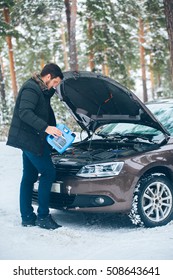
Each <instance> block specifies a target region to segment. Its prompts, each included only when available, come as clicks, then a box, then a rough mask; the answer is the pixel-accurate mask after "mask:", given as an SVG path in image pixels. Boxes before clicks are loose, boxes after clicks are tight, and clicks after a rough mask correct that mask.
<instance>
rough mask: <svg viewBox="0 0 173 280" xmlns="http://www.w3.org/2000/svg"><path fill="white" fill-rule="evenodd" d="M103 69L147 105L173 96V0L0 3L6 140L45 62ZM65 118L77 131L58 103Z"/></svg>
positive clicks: (0, 93) (0, 119)
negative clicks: (17, 107) (20, 100)
mask: <svg viewBox="0 0 173 280" xmlns="http://www.w3.org/2000/svg"><path fill="white" fill-rule="evenodd" d="M48 62H54V63H57V64H58V65H59V66H60V67H61V68H62V70H63V71H68V70H72V71H81V70H86V71H95V72H99V73H102V74H103V75H106V76H109V77H111V78H113V79H115V80H116V81H118V82H120V83H122V84H123V85H125V86H126V87H128V88H130V89H131V90H132V91H134V92H135V93H136V94H137V95H138V97H139V98H140V99H141V100H142V101H143V102H147V101H148V100H152V99H158V98H161V97H162V98H171V97H173V0H106V1H105V0H32V1H30V0H6V1H2V0H0V135H1V137H4V136H6V134H7V131H8V127H9V123H10V120H11V115H12V111H13V107H14V104H15V100H16V97H17V93H18V90H19V88H20V86H21V85H22V83H23V82H24V81H25V80H26V79H28V78H29V77H30V76H31V75H32V73H33V72H39V71H40V70H41V68H42V67H43V66H44V64H46V63H48ZM52 105H53V108H54V110H55V114H56V117H57V119H58V120H59V121H62V122H63V121H65V122H66V123H67V125H69V126H70V127H71V128H73V129H75V130H77V129H78V128H77V127H76V125H75V122H74V121H73V120H72V119H71V117H70V116H69V115H68V113H67V111H66V110H64V106H63V104H61V102H60V101H59V99H58V98H53V104H52Z"/></svg>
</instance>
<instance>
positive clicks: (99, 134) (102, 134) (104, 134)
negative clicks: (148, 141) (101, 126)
mask: <svg viewBox="0 0 173 280" xmlns="http://www.w3.org/2000/svg"><path fill="white" fill-rule="evenodd" d="M96 135H98V136H101V137H103V138H117V137H118V138H120V137H121V138H122V137H124V135H122V134H120V133H113V134H108V133H97V134H96Z"/></svg>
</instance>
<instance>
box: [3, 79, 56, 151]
mask: <svg viewBox="0 0 173 280" xmlns="http://www.w3.org/2000/svg"><path fill="white" fill-rule="evenodd" d="M54 92H55V90H54V89H53V88H52V89H50V90H48V89H47V88H46V87H44V86H42V84H40V83H39V82H38V81H37V80H35V79H33V78H31V79H29V80H28V81H26V82H25V83H24V85H23V86H22V87H21V89H20V91H19V94H18V97H17V100H16V105H15V108H14V112H13V118H12V122H11V126H10V130H9V135H8V140H7V145H10V146H13V147H16V148H20V149H22V150H28V151H30V152H33V153H35V154H37V155H41V154H42V153H43V149H44V145H45V143H46V136H47V134H46V132H45V129H46V128H47V126H48V125H53V126H55V125H56V120H55V116H54V112H53V110H52V108H51V105H50V98H51V97H52V96H53V94H54Z"/></svg>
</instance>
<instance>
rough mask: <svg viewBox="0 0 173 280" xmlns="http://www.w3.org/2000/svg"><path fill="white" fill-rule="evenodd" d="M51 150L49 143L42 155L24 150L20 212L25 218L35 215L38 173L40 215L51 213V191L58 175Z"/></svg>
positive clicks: (44, 215) (43, 216) (41, 216)
mask: <svg viewBox="0 0 173 280" xmlns="http://www.w3.org/2000/svg"><path fill="white" fill-rule="evenodd" d="M50 151H51V150H50V146H49V144H47V143H46V144H45V147H44V152H43V155H41V156H37V155H35V154H33V153H31V152H29V151H26V150H25V151H23V177H22V181H21V185H20V212H21V217H22V219H23V220H29V219H30V218H31V217H32V216H33V210H34V209H33V207H32V192H33V185H34V183H35V182H36V181H37V179H38V174H40V180H39V188H38V210H37V212H38V216H39V217H40V218H45V217H46V216H47V215H48V214H49V197H50V191H51V187H52V183H53V182H54V181H55V175H56V170H55V168H54V166H53V163H52V160H51V156H50Z"/></svg>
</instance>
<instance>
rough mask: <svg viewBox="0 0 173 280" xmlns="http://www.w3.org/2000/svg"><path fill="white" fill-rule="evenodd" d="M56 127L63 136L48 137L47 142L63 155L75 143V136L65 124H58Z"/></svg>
mask: <svg viewBox="0 0 173 280" xmlns="http://www.w3.org/2000/svg"><path fill="white" fill-rule="evenodd" d="M56 127H57V128H58V129H59V130H61V132H62V135H61V136H59V137H53V136H52V135H48V136H47V142H48V143H49V144H50V145H51V146H52V147H53V148H54V149H55V150H57V152H58V153H60V154H62V153H63V152H64V151H65V150H66V149H67V148H68V147H69V146H70V145H71V144H72V143H73V141H74V139H75V134H74V133H72V132H71V130H70V129H69V128H68V127H67V126H66V125H64V124H58V125H57V126H56Z"/></svg>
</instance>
